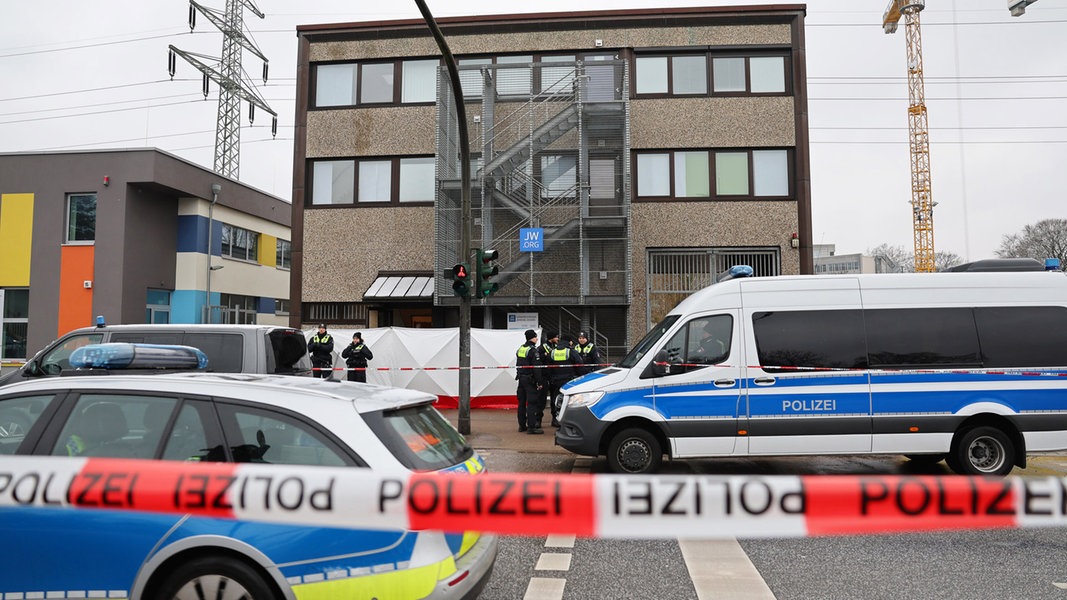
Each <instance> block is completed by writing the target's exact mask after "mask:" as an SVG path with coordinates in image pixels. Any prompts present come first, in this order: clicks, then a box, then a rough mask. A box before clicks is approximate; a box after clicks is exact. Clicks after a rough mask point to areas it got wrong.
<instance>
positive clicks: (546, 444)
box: [441, 408, 570, 454]
mask: <svg viewBox="0 0 1067 600" xmlns="http://www.w3.org/2000/svg"><path fill="white" fill-rule="evenodd" d="M441 414H442V415H444V416H445V418H446V419H448V421H449V422H450V423H452V425H453V426H454V427H456V429H459V409H448V410H442V411H441ZM541 423H542V425H541V427H542V428H543V429H544V430H545V434H544V435H530V434H528V433H519V418H518V416H517V415H516V414H515V411H514V410H507V409H488V408H484V409H478V408H475V409H471V432H470V434H469V435H467V436H465V437H466V438H467V441H468V442H469V443H470V445H471V446H473V447H474V448H476V449H478V450H516V451H519V452H537V453H541V454H545V453H550V454H570V452H568V451H567V450H564V449H563V448H560V447H559V446H557V445H556V442H555V437H556V436H555V434H556V428H555V427H552V415H551V414H549V412H548V410H547V409H546V410H545V418H544V419H543V420H542V421H541Z"/></svg>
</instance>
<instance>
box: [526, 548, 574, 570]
mask: <svg viewBox="0 0 1067 600" xmlns="http://www.w3.org/2000/svg"><path fill="white" fill-rule="evenodd" d="M570 568H571V555H570V554H562V553H559V552H542V553H541V557H540V558H538V559H537V565H536V566H535V567H534V570H535V571H569V570H570Z"/></svg>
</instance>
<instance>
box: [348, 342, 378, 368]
mask: <svg viewBox="0 0 1067 600" xmlns="http://www.w3.org/2000/svg"><path fill="white" fill-rule="evenodd" d="M341 358H343V359H345V364H346V365H348V366H349V368H353V369H358V368H363V367H366V366H367V361H368V360H373V359H374V353H373V352H371V351H370V348H369V347H368V346H367V345H366V344H356V343H355V342H352V343H350V344H349V345H348V347H347V348H345V349H344V350H343V351H342V352H341Z"/></svg>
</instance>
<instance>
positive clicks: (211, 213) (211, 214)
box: [203, 183, 222, 323]
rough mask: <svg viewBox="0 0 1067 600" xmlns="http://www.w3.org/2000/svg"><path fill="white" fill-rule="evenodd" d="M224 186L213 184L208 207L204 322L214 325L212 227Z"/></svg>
mask: <svg viewBox="0 0 1067 600" xmlns="http://www.w3.org/2000/svg"><path fill="white" fill-rule="evenodd" d="M221 191H222V186H221V185H220V184H218V183H213V184H211V204H209V205H208V207H207V300H205V301H204V308H205V311H204V317H203V319H204V322H205V323H212V322H213V321H212V319H211V271H212V269H211V241H212V240H211V236H212V234H213V231H212V226H213V225H214V224H215V203H216V202H218V200H219V192H221Z"/></svg>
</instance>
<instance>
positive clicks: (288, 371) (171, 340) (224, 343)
mask: <svg viewBox="0 0 1067 600" xmlns="http://www.w3.org/2000/svg"><path fill="white" fill-rule="evenodd" d="M97 319H98V325H97V326H96V327H83V328H81V329H75V330H73V331H71V332H68V333H67V334H65V335H63V336H62V337H60V338H59V339H57V340H55V341H53V342H52V343H51V344H48V345H47V346H46V347H44V348H43V349H42V350H41V351H40V352H38V353H37V354H36V355H35V356H34V357H33V358H31V359H29V360H27V361H26V363H25V364H23V365H22V366H21V367H19V368H18V369H17V370H14V371H12V372H10V373H6V374H5V375H4V376H3V377H0V386H2V385H7V384H10V383H16V382H19V381H27V380H29V379H34V378H37V377H50V376H56V375H62V374H64V373H66V374H70V372H71V365H70V355H71V353H73V352H74V351H75V350H77V349H78V348H81V347H83V346H86V345H88V344H108V343H132V344H163V345H183V346H192V347H194V348H198V349H200V350H202V351H203V352H204V353H205V354H206V355H207V357H208V359H209V362H208V366H207V370H209V371H213V372H216V373H269V374H277V375H311V359H310V358H308V354H307V340H306V339H305V338H304V333H303V332H302V331H300V330H299V329H294V328H292V327H279V326H274V325H212V324H192V325H190V324H184V325H182V324H166V325H164V324H134V325H106V324H105V323H104V322H103V320H102V318H101V317H97Z"/></svg>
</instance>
